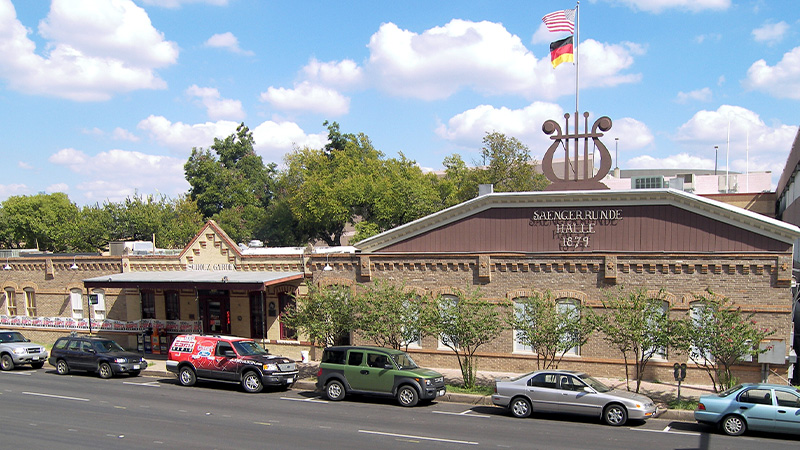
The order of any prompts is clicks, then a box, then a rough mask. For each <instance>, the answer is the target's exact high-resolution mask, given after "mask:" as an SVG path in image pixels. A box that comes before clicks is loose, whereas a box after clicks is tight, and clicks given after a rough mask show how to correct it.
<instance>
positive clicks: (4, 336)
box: [0, 331, 28, 342]
mask: <svg viewBox="0 0 800 450" xmlns="http://www.w3.org/2000/svg"><path fill="white" fill-rule="evenodd" d="M0 342H28V340H27V339H25V337H23V336H22V335H21V334H19V333H17V332H16V331H12V332H6V333H0Z"/></svg>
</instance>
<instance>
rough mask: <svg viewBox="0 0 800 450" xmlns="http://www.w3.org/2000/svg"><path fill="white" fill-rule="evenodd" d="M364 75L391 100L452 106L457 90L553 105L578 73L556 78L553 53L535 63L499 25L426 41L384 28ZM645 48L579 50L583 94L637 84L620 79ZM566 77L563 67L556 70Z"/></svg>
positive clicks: (458, 23)
mask: <svg viewBox="0 0 800 450" xmlns="http://www.w3.org/2000/svg"><path fill="white" fill-rule="evenodd" d="M368 47H369V49H370V58H369V62H368V64H367V72H368V73H369V74H370V76H371V77H372V78H373V79H374V80H375V83H376V84H377V85H378V86H379V87H380V88H381V89H383V90H384V91H386V92H389V93H390V94H392V95H397V96H403V97H413V98H419V99H423V100H439V99H444V98H447V97H449V96H451V95H453V94H455V93H456V92H458V91H459V90H462V89H468V88H469V89H473V90H475V91H477V92H480V93H483V94H487V95H498V94H513V95H520V96H523V97H524V98H528V99H535V98H545V99H554V98H558V97H559V96H561V95H565V94H569V95H572V94H573V91H572V90H569V92H567V91H565V89H564V88H563V85H564V80H565V79H568V78H569V77H570V76H571V74H570V73H573V74H574V70H575V69H574V67H572V66H569V67H567V65H564V70H553V68H552V66H551V64H550V57H549V52H546V53H545V57H544V58H542V59H537V58H536V56H535V55H534V54H533V53H532V52H530V51H529V50H528V49H527V48H526V47H525V46H524V45H522V42H521V40H520V38H519V37H517V36H515V35H512V34H511V33H509V32H508V31H507V30H506V29H505V28H504V27H503V25H502V24H499V23H492V22H487V21H484V22H470V21H465V20H458V19H455V20H452V21H450V22H449V23H447V24H446V25H444V26H441V27H434V28H431V29H429V30H426V31H424V32H423V33H422V34H418V33H414V32H411V31H408V30H402V29H400V28H399V27H398V26H397V25H395V24H393V23H385V24H383V25H381V27H380V29H379V30H378V31H377V32H376V33H375V34H373V35H372V37H371V38H370V43H369V45H368ZM642 52H643V48H642V47H640V46H638V45H637V44H633V43H623V44H619V45H609V44H602V43H599V42H597V41H594V40H591V39H589V40H586V41H585V42H582V43H581V53H580V58H581V64H582V67H585V69H584V70H583V71H582V72H581V80H582V86H583V87H593V86H614V85H617V84H620V83H631V82H637V81H639V79H640V78H641V76H640V75H638V74H637V75H625V74H621V73H620V72H621V71H622V70H624V69H627V68H629V67H631V65H632V64H633V56H634V55H637V54H641V53H642ZM559 69H561V67H559Z"/></svg>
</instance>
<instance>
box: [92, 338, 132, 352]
mask: <svg viewBox="0 0 800 450" xmlns="http://www.w3.org/2000/svg"><path fill="white" fill-rule="evenodd" d="M94 351H96V352H97V353H109V352H124V351H125V349H124V348H122V347H120V345H119V344H117V343H116V342H114V341H111V340H108V341H95V342H94Z"/></svg>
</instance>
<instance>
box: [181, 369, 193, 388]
mask: <svg viewBox="0 0 800 450" xmlns="http://www.w3.org/2000/svg"><path fill="white" fill-rule="evenodd" d="M178 382H179V383H180V384H181V386H194V383H195V382H197V376H195V374H194V370H192V368H191V367H181V370H180V372H178Z"/></svg>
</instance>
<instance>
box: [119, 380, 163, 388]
mask: <svg viewBox="0 0 800 450" xmlns="http://www.w3.org/2000/svg"><path fill="white" fill-rule="evenodd" d="M122 384H133V385H135V386H147V387H157V388H160V387H161V385H160V384H158V381H148V382H146V383H134V382H133V381H123V382H122Z"/></svg>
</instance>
